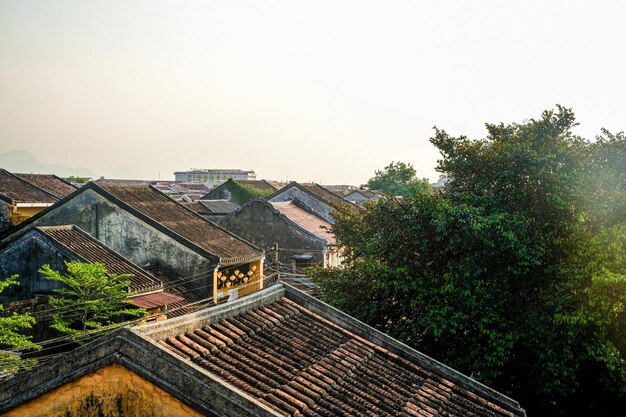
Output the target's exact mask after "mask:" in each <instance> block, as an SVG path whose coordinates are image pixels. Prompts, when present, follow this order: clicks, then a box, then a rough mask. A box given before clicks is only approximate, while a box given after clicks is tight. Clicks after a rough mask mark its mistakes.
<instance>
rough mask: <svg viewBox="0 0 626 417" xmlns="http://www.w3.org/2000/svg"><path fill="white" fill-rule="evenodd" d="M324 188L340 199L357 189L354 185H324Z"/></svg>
mask: <svg viewBox="0 0 626 417" xmlns="http://www.w3.org/2000/svg"><path fill="white" fill-rule="evenodd" d="M324 188H326V189H327V190H330V191H332V192H333V193H335V194H339V195H340V196H342V197H343V196H346V195H348V194H350V193H351V192H352V191H354V190H356V189H357V187H355V186H354V185H324Z"/></svg>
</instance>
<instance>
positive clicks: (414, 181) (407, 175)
mask: <svg viewBox="0 0 626 417" xmlns="http://www.w3.org/2000/svg"><path fill="white" fill-rule="evenodd" d="M367 187H368V188H369V189H370V190H379V191H382V192H383V193H384V194H386V195H390V196H403V197H407V196H410V195H412V194H415V193H421V194H424V193H428V192H430V191H431V187H430V184H429V182H428V180H427V179H425V178H422V179H419V178H417V176H416V171H415V168H414V167H413V165H411V164H405V163H404V162H391V163H390V164H389V165H387V166H386V167H385V168H384V169H383V170H382V171H380V170H377V171H376V172H375V173H374V176H373V177H372V178H370V179H369V180H368V181H367Z"/></svg>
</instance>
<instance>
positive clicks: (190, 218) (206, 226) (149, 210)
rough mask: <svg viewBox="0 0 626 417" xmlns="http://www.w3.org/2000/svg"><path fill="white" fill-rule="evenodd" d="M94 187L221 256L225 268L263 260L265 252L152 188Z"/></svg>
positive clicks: (138, 186)
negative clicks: (230, 265)
mask: <svg viewBox="0 0 626 417" xmlns="http://www.w3.org/2000/svg"><path fill="white" fill-rule="evenodd" d="M93 184H95V186H96V187H98V188H101V189H102V190H104V191H105V192H106V193H108V194H110V195H112V196H113V197H115V198H116V199H118V200H120V201H121V202H123V203H125V204H126V205H128V206H129V207H130V208H132V209H134V210H136V211H138V212H139V213H141V214H143V215H144V216H145V217H147V218H148V219H150V220H152V221H154V222H156V223H158V224H159V225H161V226H163V227H165V228H167V229H169V230H170V231H172V232H174V233H176V234H177V235H179V236H181V237H183V238H184V239H186V240H188V241H189V242H191V243H193V244H194V245H197V246H198V247H200V248H202V249H204V250H206V251H207V252H209V253H211V254H213V255H216V256H218V257H219V258H220V263H222V264H223V265H228V264H235V263H238V262H249V261H251V260H255V259H259V258H261V257H263V252H262V251H259V250H258V249H257V248H256V247H255V246H253V245H252V244H250V243H248V242H246V241H244V240H243V239H241V238H239V237H237V236H235V235H233V234H232V233H230V232H228V231H226V230H224V229H222V228H221V227H219V226H217V225H215V224H213V223H211V222H209V221H208V220H206V219H204V218H203V217H201V216H199V215H198V214H196V213H194V212H193V211H191V210H189V209H187V208H185V207H184V206H182V205H181V204H179V203H177V202H175V201H173V200H172V199H171V198H169V197H168V196H166V195H165V194H163V193H162V192H160V191H159V190H157V189H155V188H153V187H151V186H148V185H114V184H107V183H103V184H98V183H97V182H96V183H93Z"/></svg>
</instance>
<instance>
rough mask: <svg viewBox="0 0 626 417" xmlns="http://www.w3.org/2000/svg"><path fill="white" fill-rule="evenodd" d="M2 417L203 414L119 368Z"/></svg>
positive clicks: (85, 378)
mask: <svg viewBox="0 0 626 417" xmlns="http://www.w3.org/2000/svg"><path fill="white" fill-rule="evenodd" d="M2 416H3V417H18V416H29V417H128V416H133V417H201V416H202V414H200V413H198V412H197V411H195V410H193V409H192V408H190V407H188V406H186V405H185V404H183V403H182V402H180V401H178V400H177V399H176V398H174V397H173V396H171V395H170V394H168V393H167V392H165V391H163V390H162V389H160V388H158V387H157V386H155V385H153V384H151V383H150V382H148V381H146V380H144V379H142V378H141V377H139V376H138V375H136V374H134V373H133V372H131V371H129V370H128V369H126V368H125V367H123V366H122V365H119V364H112V365H109V366H107V367H104V368H101V369H98V370H97V371H95V372H93V373H91V374H88V375H85V376H83V377H81V378H79V379H77V380H75V381H72V382H70V383H67V384H65V385H63V386H61V387H59V388H57V389H55V390H53V391H51V392H48V393H46V394H44V395H42V396H40V397H37V398H35V399H34V400H31V401H29V402H27V403H26V404H23V405H21V406H19V407H17V408H15V409H13V410H11V411H9V412H7V413H5V414H3V415H2Z"/></svg>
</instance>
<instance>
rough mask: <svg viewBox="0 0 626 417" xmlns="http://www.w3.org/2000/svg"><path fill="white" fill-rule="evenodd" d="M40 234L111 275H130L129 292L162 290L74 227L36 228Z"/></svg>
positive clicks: (120, 257) (144, 275)
mask: <svg viewBox="0 0 626 417" xmlns="http://www.w3.org/2000/svg"><path fill="white" fill-rule="evenodd" d="M37 230H39V231H40V232H41V233H43V234H45V235H46V236H48V237H49V238H50V239H52V240H54V241H55V242H57V243H58V244H60V245H62V246H64V247H66V248H67V249H68V250H70V251H71V252H72V253H74V254H76V255H77V256H78V257H79V258H81V259H82V260H83V261H85V262H91V263H95V262H100V263H102V264H104V266H105V267H106V269H107V272H109V273H111V274H132V275H133V276H132V277H131V278H130V283H131V285H130V291H132V292H146V291H154V290H157V289H159V288H162V284H161V281H160V280H158V279H156V278H155V277H153V276H152V275H150V274H149V273H148V272H146V271H145V270H143V269H142V268H140V267H138V266H137V265H135V264H133V263H132V262H130V261H129V260H127V259H125V258H124V257H122V255H120V254H118V253H116V252H114V251H113V250H112V249H110V248H108V247H106V246H104V245H103V244H102V243H100V242H99V241H97V240H96V239H94V238H92V237H91V236H89V235H88V234H87V233H85V232H83V231H82V230H80V229H79V228H78V227H76V226H73V225H71V226H50V227H38V228H37Z"/></svg>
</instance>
